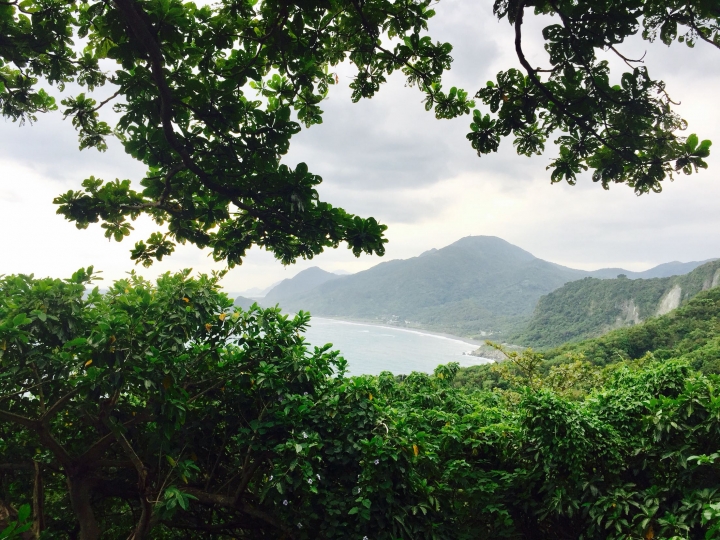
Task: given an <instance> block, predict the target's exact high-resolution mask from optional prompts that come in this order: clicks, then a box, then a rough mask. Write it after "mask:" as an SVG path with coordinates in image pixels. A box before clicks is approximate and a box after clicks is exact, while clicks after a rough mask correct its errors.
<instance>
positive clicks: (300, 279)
mask: <svg viewBox="0 0 720 540" xmlns="http://www.w3.org/2000/svg"><path fill="white" fill-rule="evenodd" d="M339 277H340V276H338V275H337V274H333V273H332V272H326V271H325V270H323V269H322V268H318V267H317V266H313V267H311V268H308V269H307V270H303V271H302V272H299V273H298V274H297V275H296V276H295V277H292V278H289V279H284V280H282V281H281V282H280V283H278V284H277V285H275V286H274V287H273V288H272V289H270V290H269V291H268V292H267V294H265V298H263V301H262V303H263V305H265V306H272V305H275V304H276V303H278V302H280V301H282V300H284V299H287V298H292V297H295V296H298V295H301V294H303V293H306V292H308V291H310V290H311V289H314V288H315V287H317V286H318V285H322V284H323V283H326V282H328V281H331V280H334V279H338V278H339Z"/></svg>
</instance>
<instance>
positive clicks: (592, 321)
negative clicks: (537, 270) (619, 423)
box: [509, 260, 720, 348]
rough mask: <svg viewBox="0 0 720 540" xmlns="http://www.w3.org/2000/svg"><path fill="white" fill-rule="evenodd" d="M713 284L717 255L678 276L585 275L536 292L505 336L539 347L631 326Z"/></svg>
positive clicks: (717, 279)
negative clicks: (527, 312)
mask: <svg viewBox="0 0 720 540" xmlns="http://www.w3.org/2000/svg"><path fill="white" fill-rule="evenodd" d="M682 264H683V263H668V264H667V265H660V266H659V267H656V269H659V270H658V273H660V272H662V271H664V270H667V269H668V268H683V267H682V266H678V265H682ZM686 264H692V263H686ZM685 268H686V267H685ZM653 270H655V269H653ZM718 285H720V261H717V260H716V261H713V262H708V263H705V264H704V265H702V266H699V267H697V268H695V269H694V270H693V271H692V272H690V273H689V274H686V275H681V276H673V277H662V278H654V279H626V278H621V279H597V278H591V277H587V278H584V279H581V280H579V281H573V282H570V283H567V284H566V285H564V286H563V287H560V288H559V289H558V290H556V291H553V292H551V293H550V294H548V295H547V296H543V297H542V298H540V300H539V302H538V304H537V307H536V308H535V311H534V313H533V317H532V318H531V319H530V321H529V322H528V324H527V326H526V327H525V328H524V329H523V330H521V331H519V332H517V333H515V334H514V335H512V336H510V337H509V340H510V341H511V342H513V343H517V344H520V345H526V346H532V347H539V348H543V347H554V346H559V345H561V344H563V343H566V342H570V341H578V340H581V339H585V338H590V337H595V336H599V335H602V334H604V333H606V332H608V331H609V330H612V329H614V328H620V327H624V326H633V325H636V324H638V323H640V322H642V321H645V320H647V319H648V318H650V317H654V316H658V315H663V314H665V313H668V312H669V311H671V310H673V309H675V308H677V307H678V306H681V305H684V304H685V303H687V302H688V301H689V300H690V299H692V298H693V297H694V296H695V295H697V294H698V293H699V292H701V291H704V290H708V289H711V288H714V287H717V286H718Z"/></svg>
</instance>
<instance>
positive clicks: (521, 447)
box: [0, 269, 720, 540]
mask: <svg viewBox="0 0 720 540" xmlns="http://www.w3.org/2000/svg"><path fill="white" fill-rule="evenodd" d="M92 279H93V273H92V269H86V270H81V271H79V272H77V273H76V274H75V275H74V276H73V277H72V278H70V279H67V280H59V279H47V278H46V279H38V278H34V277H32V276H23V275H21V276H8V277H4V278H2V279H0V456H2V458H1V459H0V538H16V537H19V536H20V535H23V534H26V537H28V538H37V537H38V536H39V537H41V538H46V537H47V538H80V539H82V540H91V539H92V540H94V539H97V538H110V539H114V538H123V539H125V538H131V539H135V540H139V539H142V538H157V539H175V538H178V539H179V538H197V537H203V538H218V539H221V538H255V539H257V538H287V539H290V538H295V539H298V540H300V539H315V538H342V539H357V540H360V539H363V538H373V539H383V540H385V539H386V540H397V539H404V540H405V539H407V540H417V539H468V540H469V539H471V538H478V537H482V538H518V539H527V540H536V539H537V540H557V539H558V538H561V539H565V538H567V539H573V540H575V539H578V538H583V539H586V540H621V539H627V538H645V539H647V538H656V539H660V538H664V539H670V538H674V539H681V538H682V539H693V540H701V539H705V540H710V539H711V538H716V535H717V532H718V530H719V529H718V527H720V493H718V490H717V485H718V476H719V475H720V472H719V469H718V466H717V463H718V459H719V458H718V453H717V449H718V444H719V443H720V423H719V420H718V419H720V414H719V413H720V410H719V409H718V407H720V402H719V401H718V399H717V396H716V394H717V383H718V378H717V377H716V376H713V375H710V376H705V375H702V374H699V373H696V372H693V371H692V369H690V367H689V366H688V365H687V364H686V363H684V362H683V361H680V360H673V359H668V360H667V361H666V362H665V363H663V364H658V363H654V362H653V361H652V358H651V357H648V356H646V357H645V358H644V359H642V360H641V361H639V362H634V363H633V362H624V363H621V364H617V365H615V366H611V367H612V369H611V370H610V371H607V372H606V373H605V375H604V376H603V377H587V376H582V375H583V373H586V371H587V370H585V371H584V369H585V368H583V363H582V362H580V361H577V359H576V361H574V362H573V363H570V364H567V363H566V364H564V365H562V364H558V365H556V366H555V367H554V368H553V369H551V372H550V374H549V375H548V376H542V375H541V374H540V373H539V372H538V367H539V365H540V364H539V361H540V360H541V359H540V358H539V357H538V355H536V354H534V353H524V354H522V355H518V354H515V353H511V355H512V365H511V366H509V367H510V369H501V370H500V372H501V376H502V377H503V378H504V379H505V384H504V385H503V388H502V389H499V390H496V391H494V392H487V391H481V390H479V389H477V388H472V387H471V388H467V389H462V388H457V387H455V385H454V379H455V376H456V374H457V371H458V366H457V364H450V365H448V366H439V367H438V368H437V369H436V370H435V372H434V373H433V374H430V375H428V374H423V373H412V374H410V375H408V376H403V377H397V376H394V375H393V374H390V373H387V372H386V373H382V374H380V375H379V376H362V377H346V376H345V374H344V368H345V361H344V360H343V359H342V358H341V357H340V356H339V355H338V353H337V352H334V351H330V350H329V346H326V347H322V348H310V347H308V345H307V343H305V341H304V338H303V337H302V332H303V330H304V328H305V327H306V325H307V324H308V317H307V315H306V314H302V313H300V314H298V315H297V316H296V317H294V318H288V317H286V316H283V315H281V314H280V313H279V311H278V310H277V309H275V308H273V309H265V310H263V309H261V308H259V307H257V306H254V307H252V308H251V309H250V310H248V311H242V310H240V309H238V308H232V307H231V302H230V301H229V300H228V298H227V297H226V296H225V295H224V294H221V293H219V292H218V291H217V286H218V283H217V280H218V276H214V277H199V278H191V277H190V276H189V274H188V272H182V273H179V274H175V275H170V274H166V275H164V276H161V277H160V278H159V279H158V281H157V283H150V282H147V281H145V280H143V279H141V278H139V277H137V276H132V275H131V276H130V277H129V278H128V279H125V280H120V281H117V282H115V283H114V284H113V285H112V286H111V287H110V289H109V290H108V291H107V293H105V294H100V292H99V291H98V289H93V290H89V289H86V286H87V285H89V284H90V282H91V281H92ZM715 296H717V295H715ZM696 303H697V302H696ZM513 366H514V367H516V368H518V369H514V370H513V369H512V368H513ZM590 374H591V375H592V372H590ZM31 507H32V508H31ZM16 508H17V509H18V510H17V511H16V510H15V509H16ZM3 528H4V529H5V530H3Z"/></svg>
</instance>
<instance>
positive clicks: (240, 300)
mask: <svg viewBox="0 0 720 540" xmlns="http://www.w3.org/2000/svg"><path fill="white" fill-rule="evenodd" d="M254 303H255V300H253V299H252V298H246V297H244V296H238V297H237V298H235V305H236V306H237V307H239V308H240V309H245V310H247V309H250V306H252V305H253V304H254Z"/></svg>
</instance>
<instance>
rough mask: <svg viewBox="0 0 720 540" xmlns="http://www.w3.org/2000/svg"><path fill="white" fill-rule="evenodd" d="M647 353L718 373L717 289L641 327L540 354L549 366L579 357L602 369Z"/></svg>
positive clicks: (719, 306)
mask: <svg viewBox="0 0 720 540" xmlns="http://www.w3.org/2000/svg"><path fill="white" fill-rule="evenodd" d="M648 353H651V354H652V356H653V357H654V358H655V359H657V360H666V359H670V358H682V359H684V360H685V361H687V362H688V363H689V364H690V365H691V366H692V367H693V368H694V369H698V370H700V371H703V372H705V373H720V288H714V289H710V290H708V291H704V292H701V293H699V294H698V295H697V296H695V297H694V298H693V299H692V300H690V301H688V302H687V304H685V305H684V306H681V307H679V308H678V309H676V310H674V311H671V312H670V313H668V314H666V315H663V316H661V317H656V318H652V319H649V320H648V321H646V322H644V323H643V324H640V325H637V326H633V327H630V328H623V329H618V330H615V331H613V332H609V333H608V334H606V335H604V336H601V337H599V338H596V339H590V340H586V341H582V342H580V343H571V344H567V345H564V346H562V347H557V348H555V349H550V350H548V351H545V354H544V355H545V358H546V359H547V361H548V362H550V363H559V362H564V361H565V359H566V358H568V356H577V355H581V356H582V357H583V358H584V359H586V360H587V361H589V362H591V363H593V364H595V365H600V366H603V365H608V364H613V363H616V362H619V361H620V362H621V361H625V360H636V359H640V358H642V357H644V356H645V355H647V354H648Z"/></svg>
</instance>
